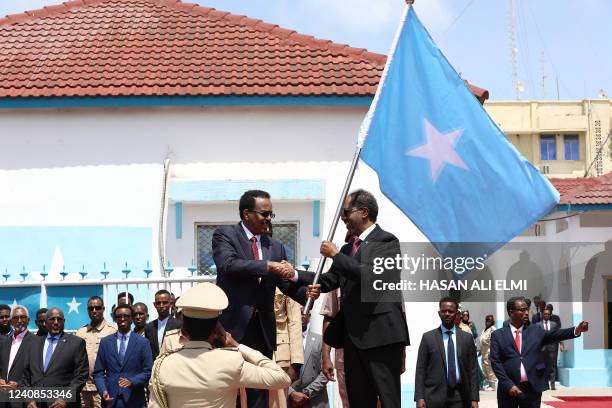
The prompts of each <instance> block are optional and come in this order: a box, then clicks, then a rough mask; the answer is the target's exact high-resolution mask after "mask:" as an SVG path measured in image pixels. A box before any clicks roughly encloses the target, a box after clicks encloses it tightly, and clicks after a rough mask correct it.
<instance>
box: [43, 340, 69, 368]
mask: <svg viewBox="0 0 612 408" xmlns="http://www.w3.org/2000/svg"><path fill="white" fill-rule="evenodd" d="M64 334H65V333H62V335H61V336H60V338H59V339H58V340H57V344H56V345H55V349H54V350H53V354H52V355H51V361H49V365H48V366H47V371H45V372H49V371H51V368H53V363H55V362H56V361H57V359H58V358H59V357H58V356H59V355H60V353H61V352H62V349H63V348H64V345H65V344H66V336H65V335H64ZM45 341H46V340H45Z"/></svg>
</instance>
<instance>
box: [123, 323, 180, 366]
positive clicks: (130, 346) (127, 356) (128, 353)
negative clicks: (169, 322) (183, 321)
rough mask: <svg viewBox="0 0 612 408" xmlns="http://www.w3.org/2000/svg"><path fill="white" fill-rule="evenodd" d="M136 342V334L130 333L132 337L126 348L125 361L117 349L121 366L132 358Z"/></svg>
mask: <svg viewBox="0 0 612 408" xmlns="http://www.w3.org/2000/svg"><path fill="white" fill-rule="evenodd" d="M166 327H168V326H166ZM134 343H136V339H134V334H133V333H130V337H129V338H128V344H127V346H126V348H125V356H124V358H123V363H122V362H121V360H119V350H117V360H119V365H120V366H121V368H123V367H125V363H127V361H128V360H129V359H130V356H131V355H132V349H133V348H134V347H136V346H135V345H134Z"/></svg>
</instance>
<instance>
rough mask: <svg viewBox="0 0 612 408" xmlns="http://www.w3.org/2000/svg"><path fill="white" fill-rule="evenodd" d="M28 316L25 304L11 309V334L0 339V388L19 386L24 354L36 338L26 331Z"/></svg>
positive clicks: (0, 405)
mask: <svg viewBox="0 0 612 408" xmlns="http://www.w3.org/2000/svg"><path fill="white" fill-rule="evenodd" d="M29 322H30V317H29V314H28V309H26V308H25V306H21V305H17V306H15V307H13V310H12V311H11V323H12V325H13V328H14V330H13V334H12V335H11V336H9V337H3V338H2V339H0V389H3V390H9V389H15V388H17V387H18V386H19V381H21V377H22V376H23V363H24V361H25V356H26V354H27V353H28V352H29V350H30V348H31V347H32V343H33V342H36V341H37V340H38V337H37V336H36V335H35V334H32V333H30V332H29V331H28V323H29ZM5 406H21V404H8V403H6V404H5V403H0V407H5Z"/></svg>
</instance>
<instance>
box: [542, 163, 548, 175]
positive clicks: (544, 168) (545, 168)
mask: <svg viewBox="0 0 612 408" xmlns="http://www.w3.org/2000/svg"><path fill="white" fill-rule="evenodd" d="M540 170H542V173H544V174H550V166H549V165H548V164H543V165H541V166H540Z"/></svg>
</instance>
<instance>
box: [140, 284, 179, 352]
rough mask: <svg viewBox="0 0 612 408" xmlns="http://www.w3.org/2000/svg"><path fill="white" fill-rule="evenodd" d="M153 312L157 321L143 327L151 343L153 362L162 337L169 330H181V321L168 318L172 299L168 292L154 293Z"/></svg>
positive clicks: (163, 290)
mask: <svg viewBox="0 0 612 408" xmlns="http://www.w3.org/2000/svg"><path fill="white" fill-rule="evenodd" d="M153 306H155V310H157V319H155V320H153V321H152V322H149V323H147V325H146V326H145V329H144V330H145V337H146V338H147V339H149V342H150V343H151V351H152V352H153V360H155V359H156V358H157V356H158V355H159V347H160V346H161V344H162V343H163V341H164V336H165V335H166V332H167V331H169V330H175V329H180V328H181V321H180V320H178V319H175V318H174V317H172V316H170V309H171V308H172V299H171V297H170V292H168V291H167V290H165V289H161V290H158V291H157V292H155V301H154V302H153Z"/></svg>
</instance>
